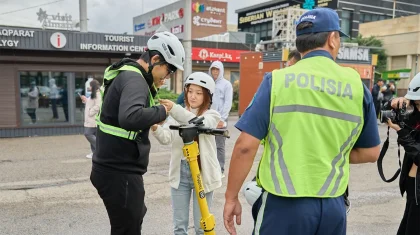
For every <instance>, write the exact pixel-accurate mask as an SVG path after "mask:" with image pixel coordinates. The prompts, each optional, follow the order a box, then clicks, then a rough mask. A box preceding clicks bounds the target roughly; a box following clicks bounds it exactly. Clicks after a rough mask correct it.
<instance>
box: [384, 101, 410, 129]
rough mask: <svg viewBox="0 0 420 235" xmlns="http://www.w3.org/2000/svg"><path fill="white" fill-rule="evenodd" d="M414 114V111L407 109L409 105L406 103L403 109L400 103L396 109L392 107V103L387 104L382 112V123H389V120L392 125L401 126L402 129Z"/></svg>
mask: <svg viewBox="0 0 420 235" xmlns="http://www.w3.org/2000/svg"><path fill="white" fill-rule="evenodd" d="M412 112H413V110H412V109H407V104H406V103H405V102H404V103H403V105H402V107H401V108H400V104H399V103H398V105H397V108H396V109H394V108H392V107H391V102H387V103H385V105H384V107H383V108H382V110H381V114H380V119H381V123H386V122H388V118H389V119H390V120H391V122H392V123H396V124H399V126H401V127H402V125H404V123H405V122H406V121H407V120H408V119H409V117H410V115H411V113H412Z"/></svg>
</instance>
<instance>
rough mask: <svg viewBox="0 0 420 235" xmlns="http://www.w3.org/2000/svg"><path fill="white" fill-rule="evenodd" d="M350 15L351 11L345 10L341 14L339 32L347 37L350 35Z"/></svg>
mask: <svg viewBox="0 0 420 235" xmlns="http://www.w3.org/2000/svg"><path fill="white" fill-rule="evenodd" d="M352 14H353V12H352V11H347V10H343V11H342V12H341V31H343V33H345V34H347V35H350V34H351V24H352Z"/></svg>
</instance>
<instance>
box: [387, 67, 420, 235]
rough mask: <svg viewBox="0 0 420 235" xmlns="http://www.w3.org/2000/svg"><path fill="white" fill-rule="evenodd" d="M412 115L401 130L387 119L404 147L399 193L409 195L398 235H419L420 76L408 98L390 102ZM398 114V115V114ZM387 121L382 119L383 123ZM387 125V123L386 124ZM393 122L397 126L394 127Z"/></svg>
mask: <svg viewBox="0 0 420 235" xmlns="http://www.w3.org/2000/svg"><path fill="white" fill-rule="evenodd" d="M403 103H405V104H406V105H407V106H408V108H407V110H410V109H411V110H413V112H412V113H411V114H409V115H407V117H408V118H404V120H403V121H404V123H405V125H403V126H399V125H398V124H397V123H396V121H395V120H394V121H392V120H391V119H388V126H390V127H391V128H393V129H395V130H396V131H397V134H398V139H397V142H398V143H399V144H400V145H402V146H403V147H404V150H405V155H404V161H403V165H402V168H401V175H400V183H399V186H400V191H401V194H402V195H404V193H405V194H406V197H407V202H406V207H405V211H404V215H403V218H402V220H401V224H400V227H399V229H398V232H397V235H418V234H420V171H419V170H418V166H419V164H420V73H418V74H417V75H416V76H414V78H413V79H412V80H411V82H410V84H409V85H408V91H407V94H406V95H405V97H404V98H403V97H400V98H395V99H393V100H391V106H392V108H393V109H394V110H396V109H398V108H399V107H398V106H400V107H403ZM397 112H398V111H397ZM382 118H383V119H387V117H386V115H383V117H381V119H382ZM384 121H385V120H384ZM393 122H394V123H393Z"/></svg>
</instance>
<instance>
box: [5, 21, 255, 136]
mask: <svg viewBox="0 0 420 235" xmlns="http://www.w3.org/2000/svg"><path fill="white" fill-rule="evenodd" d="M148 39H149V36H138V35H116V34H104V33H80V32H76V31H66V30H42V29H37V28H21V27H9V26H0V71H1V73H0V82H1V84H2V85H1V86H0V138H1V137H19V136H36V135H39V136H45V135H63V134H81V133H83V123H84V110H83V109H84V105H83V104H82V102H81V99H80V97H79V94H81V95H83V94H84V93H85V92H86V82H87V81H88V80H89V79H90V78H93V79H96V80H98V81H99V82H100V83H102V81H103V73H104V70H105V69H106V67H108V66H109V65H110V64H112V63H114V62H117V61H119V60H121V59H122V58H124V57H128V58H132V59H135V60H137V59H138V58H139V57H140V56H141V54H142V53H143V52H144V51H145V49H146V45H147V40H148ZM252 47H253V46H252V45H251V46H250V47H249V48H252ZM249 48H248V47H247V46H246V45H243V44H235V43H216V42H201V41H193V55H192V59H193V71H208V68H209V66H210V64H211V62H212V61H215V60H220V61H222V62H223V63H224V64H225V67H226V69H225V77H226V78H227V79H228V80H233V81H234V80H237V79H238V78H239V59H238V58H239V54H240V53H241V52H244V51H248V50H249ZM186 77H187V75H184V74H183V72H181V71H177V72H176V73H175V74H173V75H171V79H168V80H167V82H166V83H167V84H166V87H167V88H168V89H170V90H172V91H175V92H176V93H181V91H182V81H183V80H184V79H185V78H186ZM34 90H36V91H38V92H37V93H38V94H37V96H36V97H33V94H34V92H33V91H34Z"/></svg>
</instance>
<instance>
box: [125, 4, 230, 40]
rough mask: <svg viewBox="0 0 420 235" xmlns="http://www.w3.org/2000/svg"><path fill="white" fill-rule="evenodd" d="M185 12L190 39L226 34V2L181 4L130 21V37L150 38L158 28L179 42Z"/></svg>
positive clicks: (181, 35)
mask: <svg viewBox="0 0 420 235" xmlns="http://www.w3.org/2000/svg"><path fill="white" fill-rule="evenodd" d="M185 11H191V14H192V15H191V38H192V39H196V38H202V37H206V36H209V35H213V34H219V33H225V32H226V31H227V2H219V1H209V0H202V1H199V2H198V1H192V5H191V6H188V7H187V6H186V1H185V0H181V1H177V2H174V3H171V4H169V5H166V6H164V7H161V8H158V9H156V10H153V11H150V12H147V13H145V14H142V15H140V16H136V17H134V18H133V33H134V35H146V36H150V35H153V34H154V33H155V32H156V30H158V29H159V28H160V27H162V28H166V29H167V31H170V32H172V33H173V34H175V35H176V36H178V37H179V38H181V39H183V38H184V37H185V27H186V23H185V17H184V14H185Z"/></svg>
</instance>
